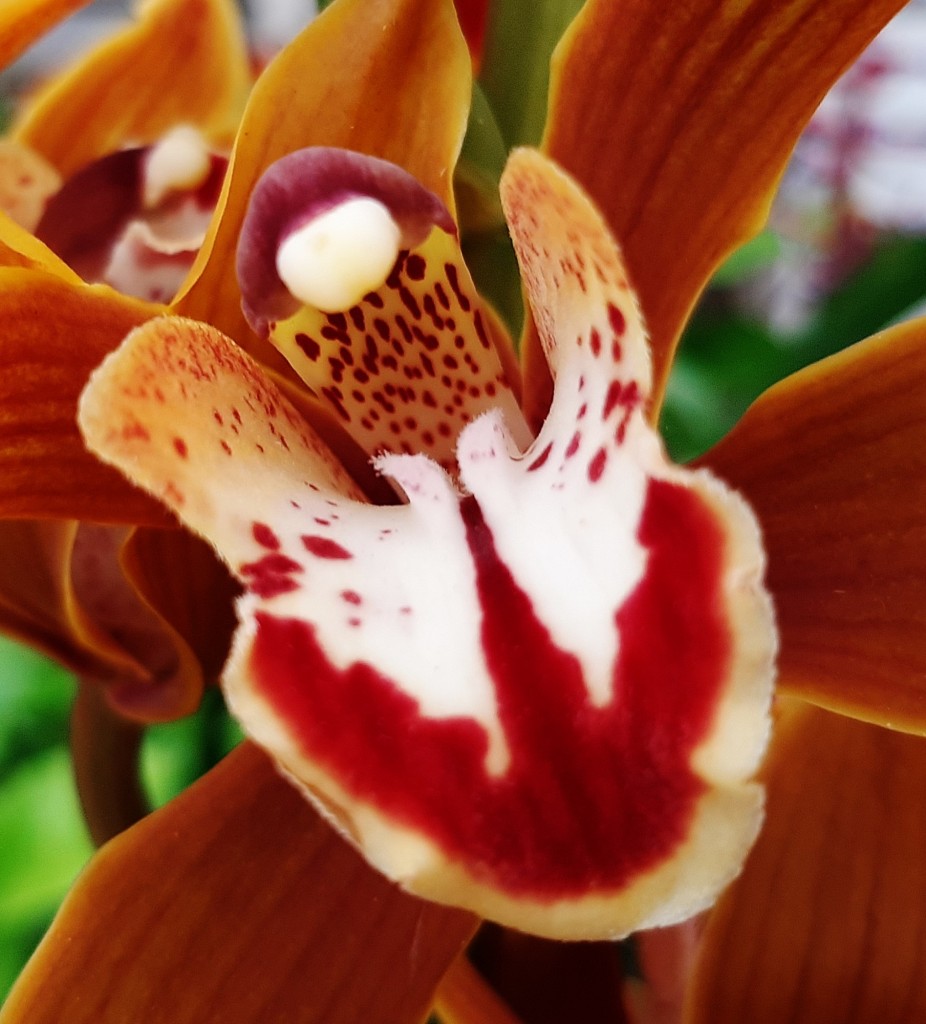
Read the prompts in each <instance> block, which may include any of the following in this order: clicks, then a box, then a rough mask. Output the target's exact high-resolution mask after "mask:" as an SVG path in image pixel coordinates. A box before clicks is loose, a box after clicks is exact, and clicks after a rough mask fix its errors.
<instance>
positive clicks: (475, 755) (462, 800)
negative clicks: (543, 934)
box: [251, 481, 730, 899]
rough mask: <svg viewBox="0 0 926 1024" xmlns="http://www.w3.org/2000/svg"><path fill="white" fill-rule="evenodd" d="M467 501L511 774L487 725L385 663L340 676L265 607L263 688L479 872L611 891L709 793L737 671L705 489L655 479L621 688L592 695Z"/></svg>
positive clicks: (663, 844)
mask: <svg viewBox="0 0 926 1024" xmlns="http://www.w3.org/2000/svg"><path fill="white" fill-rule="evenodd" d="M463 511H464V518H465V521H466V525H467V533H468V541H469V546H470V549H471V552H472V555H473V558H474V561H475V564H476V571H477V578H478V589H479V595H480V600H481V602H482V608H483V615H484V620H483V628H482V643H483V648H484V653H485V656H486V661H487V664H488V666H489V668H490V671H491V674H492V679H493V682H494V685H495V692H496V697H497V701H498V715H499V719H500V721H501V723H502V726H503V728H504V730H505V735H506V737H507V742H508V747H509V750H510V754H511V761H510V765H509V767H508V769H507V771H506V772H505V773H504V774H503V775H501V776H498V777H493V776H490V775H489V774H487V773H486V770H485V767H484V763H483V760H484V756H485V752H486V748H487V742H486V737H485V734H484V732H483V731H482V729H481V727H480V726H479V725H478V723H477V722H475V721H473V720H471V719H466V718H451V719H431V718H423V717H421V716H420V715H419V714H418V710H417V705H416V702H415V701H414V700H412V699H411V698H410V697H408V696H407V695H406V694H404V693H403V692H402V691H401V690H400V688H399V686H398V685H397V684H396V682H395V681H393V680H390V679H387V678H385V677H383V676H382V675H381V674H380V673H379V672H378V671H377V670H376V668H375V666H370V665H366V664H355V665H352V666H350V667H349V668H348V669H346V670H345V671H339V670H337V669H336V668H334V667H333V666H332V665H331V663H330V662H329V661H328V659H327V657H326V655H325V652H324V650H323V649H322V648H321V646H320V645H319V643H318V640H317V637H316V633H315V630H314V628H313V627H312V626H311V625H310V624H308V623H306V622H301V621H299V620H295V619H281V618H277V617H274V616H273V615H270V614H268V613H261V614H260V615H259V616H258V631H257V636H256V640H255V644H254V648H253V654H252V666H251V668H252V672H253V677H254V679H255V680H256V686H257V687H258V689H259V691H260V692H261V693H262V694H263V695H264V696H265V697H266V698H267V699H268V700H269V701H270V702H271V704H272V705H273V706H274V707H275V708H276V710H277V712H278V714H279V715H280V716H282V717H284V718H285V719H286V720H287V721H288V722H289V723H290V729H291V731H292V732H293V734H294V736H295V737H296V738H297V740H298V742H299V744H300V746H301V747H302V749H303V751H304V752H305V756H306V757H307V758H309V759H310V760H313V761H316V762H318V763H319V764H320V765H322V766H323V767H324V768H325V770H326V771H328V772H330V773H331V774H333V775H334V776H336V777H337V778H338V779H339V780H340V783H341V785H342V786H343V787H344V788H345V789H347V790H348V791H349V792H350V793H352V794H353V795H354V796H355V797H356V798H357V799H358V800H361V801H367V802H369V803H371V804H373V805H374V806H376V807H378V808H379V809H380V810H381V811H383V812H385V813H386V814H388V815H390V816H392V817H394V818H395V819H396V820H397V821H398V822H400V823H401V824H403V825H405V826H408V827H411V828H414V829H417V830H420V831H421V832H422V833H423V834H425V835H426V836H428V837H429V838H430V839H431V840H433V841H434V842H435V843H437V844H438V845H439V846H440V847H441V848H442V849H443V850H444V851H445V852H446V853H447V854H448V856H451V857H454V858H460V859H462V860H463V861H465V863H466V864H467V865H468V867H469V869H470V871H471V872H472V873H473V874H474V875H475V876H477V877H478V878H479V879H481V880H482V881H483V882H487V883H490V884H492V885H495V886H497V887H500V888H502V889H504V890H507V891H509V892H511V893H513V894H519V895H528V894H529V895H531V896H534V897H539V898H541V899H544V898H549V899H554V898H557V897H563V896H578V895H581V894H583V893H585V892H589V891H593V890H596V889H598V890H608V889H616V888H618V887H620V886H622V885H623V884H625V883H627V882H628V881H630V880H632V879H633V878H634V877H635V876H636V875H638V874H639V873H641V872H643V871H645V870H647V869H650V868H652V867H654V866H655V865H657V864H658V863H659V862H660V861H661V860H663V859H664V858H666V857H668V856H670V855H671V854H672V852H673V850H674V849H675V847H676V846H677V844H678V843H679V842H680V841H682V839H683V838H684V837H685V834H686V830H687V827H688V825H689V822H690V820H691V817H692V814H693V811H694V806H695V801H696V799H697V797H698V796H699V794H700V793H701V792H702V791H703V784H702V783H701V782H700V781H699V780H697V779H695V778H694V777H693V776H692V775H691V774H690V772H689V770H688V767H687V765H688V760H689V757H690V754H691V752H692V750H693V749H694V748H695V747H697V745H698V744H699V742H700V741H701V740H702V738H703V737H704V736H705V733H706V731H707V730H708V728H709V726H710V723H711V717H712V711H713V709H714V707H715V703H716V701H717V698H718V694H719V690H720V687H721V684H722V681H723V679H724V677H725V674H726V672H727V668H728V660H729V654H730V636H729V630H728V627H727V625H726V622H725V620H724V617H723V608H722V606H721V601H720V592H719V585H720V573H721V568H722V566H721V561H722V559H721V556H722V546H723V536H722V533H721V531H720V529H719V527H718V525H717V524H716V522H715V521H714V519H713V517H712V514H711V512H710V510H709V509H708V508H707V507H706V506H705V504H704V503H703V501H702V500H701V499H700V498H699V497H698V496H697V495H695V494H693V493H692V492H690V491H688V490H686V489H684V488H681V487H678V486H676V485H674V484H671V483H666V482H662V481H651V482H650V484H649V490H648V494H647V499H646V504H645V510H644V515H643V518H642V522H641V525H640V529H639V538H640V541H641V542H642V544H643V545H644V546H645V547H646V548H647V549H648V551H649V558H648V563H647V569H646V575H645V577H644V578H643V579H642V581H641V582H640V584H639V585H638V586H637V588H636V590H635V591H634V593H633V594H632V595H631V597H630V598H629V599H628V601H627V602H626V603H625V605H624V606H623V607H622V608H621V609H620V610H619V611H618V612H617V614H616V626H617V628H618V629H619V631H620V650H619V656H618V659H617V664H616V666H615V672H614V698H613V700H612V701H611V702H610V703H609V704H608V705H607V706H605V707H595V706H593V705H592V704H591V703H590V702H589V700H588V698H587V695H586V689H585V686H584V684H583V680H582V677H581V673H580V667H579V663H578V661H577V660H576V659H575V657H574V656H573V655H571V654H569V653H566V652H564V651H562V650H560V649H559V648H558V647H557V646H556V645H555V644H554V643H553V642H552V641H551V638H550V635H549V634H548V632H547V630H546V629H545V627H544V626H543V625H542V623H541V622H539V621H538V619H537V617H536V615H535V614H534V610H533V607H532V604H531V601H530V598H529V596H528V595H527V594H525V593H524V592H523V591H522V590H521V589H520V588H519V587H518V586H517V584H516V583H515V582H514V580H513V579H512V577H511V574H510V573H509V571H508V569H507V567H506V566H505V565H504V564H503V563H502V562H501V561H500V560H499V558H498V556H497V554H496V551H495V547H494V544H493V540H492V536H491V533H490V531H489V530H488V528H487V526H486V524H485V523H484V521H483V519H482V517H481V514H480V511H479V508H478V505H477V504H476V502H475V500H474V499H472V498H469V499H467V500H466V501H465V502H464V507H463ZM542 556H543V553H542V552H538V553H537V557H538V558H542ZM439 568H440V567H439V566H438V567H436V571H439ZM569 599H570V595H568V594H564V595H563V600H569ZM450 656H451V657H452V652H451V654H450Z"/></svg>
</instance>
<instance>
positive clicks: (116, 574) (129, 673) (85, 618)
mask: <svg viewBox="0 0 926 1024" xmlns="http://www.w3.org/2000/svg"><path fill="white" fill-rule="evenodd" d="M130 538H131V531H130V530H127V529H125V528H122V527H113V526H100V525H97V524H95V523H81V524H80V526H79V528H78V531H77V536H76V539H75V543H74V546H73V549H72V551H71V561H70V577H71V585H72V593H73V616H74V621H75V623H76V624H83V623H86V625H85V629H86V630H87V631H88V633H90V640H92V641H95V642H96V643H97V644H98V645H101V650H102V652H103V653H105V654H107V655H108V656H109V659H110V661H111V664H110V665H109V666H108V669H106V670H103V671H101V672H99V674H98V675H97V677H96V678H95V679H93V680H92V681H94V682H99V683H101V684H103V685H104V686H105V687H106V692H107V698H108V700H109V703H110V704H111V705H112V706H113V707H114V709H115V710H116V711H118V712H119V713H120V714H122V715H123V716H124V717H126V718H131V719H133V720H135V721H141V722H163V721H171V720H173V719H175V718H179V717H181V716H183V715H188V714H190V712H192V711H193V710H194V709H195V708H196V706H197V705H198V704H199V700H200V698H201V696H202V691H203V683H204V680H203V672H202V668H201V666H200V664H199V660H198V658H197V657H196V656H195V655H194V653H193V651H192V650H191V649H190V646H189V645H188V644H187V643H186V641H185V640H184V638H183V636H182V634H180V633H179V631H178V630H177V629H176V628H175V627H174V626H173V625H172V624H171V623H170V622H169V621H167V620H165V618H164V617H162V616H161V615H160V614H159V613H158V610H157V609H156V608H153V607H152V605H151V604H150V603H149V602H148V601H147V600H146V599H145V596H144V594H143V593H140V591H139V589H137V588H136V587H135V586H134V585H133V584H134V581H133V579H132V577H131V575H129V573H128V572H127V570H126V564H125V563H126V555H125V548H126V544H127V542H128V540H129V539H130ZM193 566H195V562H194V563H193ZM187 568H189V566H187ZM162 571H163V572H165V574H167V575H168V576H170V575H171V572H170V570H169V569H168V570H164V569H162ZM216 597H218V598H219V600H221V595H216ZM91 631H92V632H91ZM221 640H222V638H221V636H219V637H217V638H216V642H218V643H221Z"/></svg>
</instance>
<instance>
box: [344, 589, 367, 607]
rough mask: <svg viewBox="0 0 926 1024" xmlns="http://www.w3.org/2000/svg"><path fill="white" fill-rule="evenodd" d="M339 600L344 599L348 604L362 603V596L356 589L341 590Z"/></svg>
mask: <svg viewBox="0 0 926 1024" xmlns="http://www.w3.org/2000/svg"><path fill="white" fill-rule="evenodd" d="M341 600H342V601H346V602H347V603H348V604H363V598H362V597H361V596H360V595H359V594H358V593H357V591H356V590H342V591H341Z"/></svg>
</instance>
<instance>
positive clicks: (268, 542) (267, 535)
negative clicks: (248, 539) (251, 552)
mask: <svg viewBox="0 0 926 1024" xmlns="http://www.w3.org/2000/svg"><path fill="white" fill-rule="evenodd" d="M251 534H252V535H253V537H254V540H256V541H257V543H258V544H260V546H261V547H262V548H267V549H269V550H270V551H279V550H280V538H279V537H278V536H277V535H276V534H275V533H274V532H273V530H271V529H270V527H269V526H268V525H267V524H266V523H254V525H253V526H252V527H251Z"/></svg>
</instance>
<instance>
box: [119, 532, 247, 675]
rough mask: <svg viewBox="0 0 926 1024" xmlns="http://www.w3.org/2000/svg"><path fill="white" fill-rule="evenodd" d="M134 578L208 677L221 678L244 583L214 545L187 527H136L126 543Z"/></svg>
mask: <svg viewBox="0 0 926 1024" xmlns="http://www.w3.org/2000/svg"><path fill="white" fill-rule="evenodd" d="M124 554H125V559H124V569H125V572H126V575H127V577H128V579H129V580H130V581H131V583H132V584H133V586H134V588H135V589H136V590H137V591H138V592H139V594H141V596H142V597H143V599H144V600H145V601H146V602H147V603H148V604H149V605H151V607H152V608H153V610H154V611H155V612H156V614H157V615H159V616H161V617H163V618H164V619H166V621H167V622H168V623H170V626H171V628H172V629H173V630H174V631H176V633H177V634H179V637H181V638H182V641H183V642H184V643H185V644H186V645H187V646H188V647H189V648H190V649H191V651H192V652H193V653H194V654H195V656H196V661H197V662H198V664H200V665H201V666H202V671H203V673H204V675H205V677H206V681H207V682H215V681H217V680H218V678H219V673H220V672H221V670H222V666H223V665H224V664H225V659H226V657H227V656H228V649H229V646H230V643H231V635H232V630H233V629H234V626H235V615H234V611H233V606H234V598H235V597H236V596H237V594H238V591H239V588H238V586H237V585H236V584H235V583H234V582H233V581H232V579H231V577H230V576H229V574H228V571H227V570H226V569H225V567H224V566H223V565H222V564H221V563H220V562H219V560H218V558H216V556H215V554H214V553H213V551H212V548H211V547H209V545H208V544H206V543H205V542H204V541H202V540H200V539H199V538H198V537H194V536H193V535H192V534H190V533H187V531H186V530H160V529H155V528H148V527H142V528H140V529H138V530H135V531H134V532H133V534H132V536H131V537H130V538H129V540H128V541H127V542H126V547H125V552H124Z"/></svg>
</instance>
